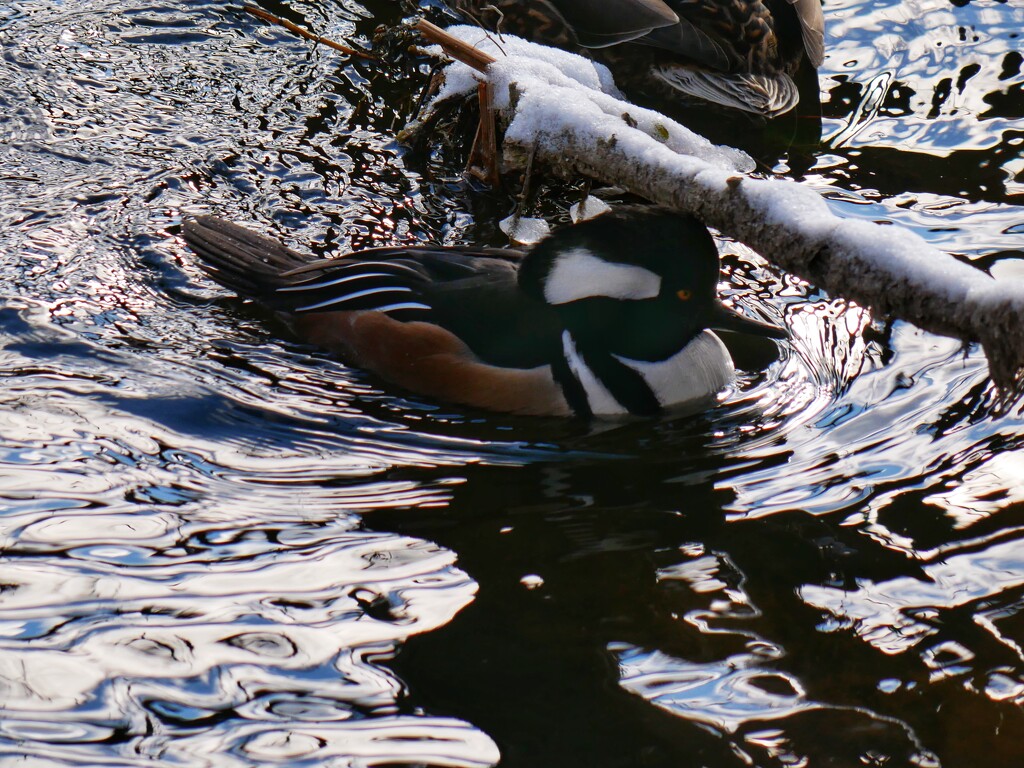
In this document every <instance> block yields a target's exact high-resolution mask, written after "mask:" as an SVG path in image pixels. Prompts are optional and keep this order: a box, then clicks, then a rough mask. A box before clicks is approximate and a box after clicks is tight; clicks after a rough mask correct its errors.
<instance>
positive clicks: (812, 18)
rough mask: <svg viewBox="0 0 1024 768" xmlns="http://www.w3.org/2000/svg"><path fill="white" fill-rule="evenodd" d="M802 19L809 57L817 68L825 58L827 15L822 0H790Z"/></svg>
mask: <svg viewBox="0 0 1024 768" xmlns="http://www.w3.org/2000/svg"><path fill="white" fill-rule="evenodd" d="M788 2H789V3H790V4H792V6H793V8H794V9H795V10H796V15H797V18H798V19H799V20H800V32H801V36H802V37H803V41H804V50H806V51H807V58H808V60H809V61H810V62H811V64H812V65H813V66H814V68H815V69H817V68H818V67H820V66H821V63H822V62H823V61H824V60H825V16H824V14H823V13H822V11H821V0H788Z"/></svg>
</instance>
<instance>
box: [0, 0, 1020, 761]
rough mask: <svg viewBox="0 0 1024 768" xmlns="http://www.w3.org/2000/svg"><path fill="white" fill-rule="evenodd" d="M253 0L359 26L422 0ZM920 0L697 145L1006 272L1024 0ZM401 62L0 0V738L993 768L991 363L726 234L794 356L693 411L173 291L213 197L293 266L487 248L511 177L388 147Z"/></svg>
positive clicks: (193, 16) (1010, 735) (1014, 612)
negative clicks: (452, 380) (648, 404)
mask: <svg viewBox="0 0 1024 768" xmlns="http://www.w3.org/2000/svg"><path fill="white" fill-rule="evenodd" d="M261 5H262V6H263V7H265V8H266V9H268V10H270V11H271V12H273V13H276V14H279V15H282V16H285V17H286V18H289V19H292V20H294V21H296V22H299V23H303V24H307V25H309V26H312V27H315V28H316V29H317V30H318V31H322V32H324V33H326V34H329V35H332V36H335V37H339V38H348V39H352V40H355V41H357V42H360V43H362V44H364V45H369V43H370V41H371V38H372V37H373V35H374V32H375V29H376V27H377V26H378V25H379V24H394V23H396V22H398V21H399V20H400V19H401V18H402V14H403V13H405V12H407V11H408V10H409V8H410V7H411V4H409V3H405V4H403V3H396V2H391V0H374V1H373V2H369V1H367V2H363V3H356V2H349V1H348V0H345V1H344V2H340V1H339V2H321V3H310V2H295V3H289V4H283V3H279V2H269V0H268V1H267V2H263V3H261ZM421 5H422V6H424V7H425V6H429V7H430V8H431V9H433V10H434V11H435V12H436V10H437V8H438V7H439V4H438V3H435V2H429V3H428V2H423V3H422V4H421ZM925 6H927V7H926V8H925V7H924V6H921V5H920V4H913V5H912V4H908V3H904V2H899V0H889V1H887V2H883V3H864V2H863V0H840V1H839V2H835V3H832V2H830V3H828V4H827V5H826V18H827V21H828V38H827V51H828V57H827V59H826V62H825V65H824V66H823V67H822V70H821V72H820V73H819V75H820V78H819V84H820V93H819V94H818V96H819V97H820V103H821V111H820V120H819V118H818V116H817V110H816V109H813V110H811V112H812V113H813V114H812V117H811V119H808V120H806V121H802V120H796V121H795V122H794V121H790V120H789V119H788V118H787V119H782V120H780V121H775V122H774V123H773V125H772V126H769V127H767V128H763V129H762V128H761V127H759V126H757V125H754V126H753V127H749V126H747V125H746V124H745V123H744V124H743V125H742V126H739V124H738V123H737V124H736V125H730V127H733V128H738V129H739V130H740V132H741V134H742V135H743V137H744V140H745V141H747V142H748V143H747V144H745V146H749V147H751V149H752V151H754V152H755V154H757V156H758V159H759V160H760V161H761V162H762V164H763V166H764V167H766V168H771V169H772V170H773V171H774V172H775V173H780V174H788V175H791V176H793V177H796V178H799V179H800V180H801V181H802V182H803V183H805V184H808V185H811V186H814V187H815V188H818V189H820V190H821V191H822V192H823V193H825V194H826V196H827V197H828V198H829V201H830V205H832V206H833V207H834V208H835V209H836V210H838V211H839V212H840V213H842V214H843V215H845V216H851V217H860V218H868V219H884V220H888V221H892V222H894V223H897V224H900V225H902V226H906V227H910V228H912V229H914V230H915V231H917V232H919V233H920V234H921V235H922V236H924V237H926V238H927V239H929V240H930V241H931V242H932V243H934V244H935V245H936V246H937V247H940V248H943V249H945V250H948V251H951V252H954V253H956V254H957V255H959V256H961V257H962V258H965V259H969V260H973V261H974V262H975V263H977V264H978V265H979V266H984V267H985V268H986V269H990V270H991V271H992V272H993V273H998V272H1000V270H1002V271H1003V272H1004V273H1006V274H1012V273H1014V271H1015V270H1016V271H1018V272H1019V264H1017V262H1019V257H1020V234H1021V226H1022V225H1021V222H1022V214H1021V208H1020V194H1021V177H1020V174H1021V167H1020V164H1019V160H1018V155H1019V152H1018V151H1017V150H1018V149H1019V145H1020V140H1021V129H1020V124H1019V123H1020V120H1019V118H1020V116H1021V114H1022V113H1021V101H1020V93H1021V91H1020V89H1021V83H1022V74H1021V66H1020V65H1021V58H1020V56H1019V54H1016V48H1017V47H1019V46H1018V45H1017V44H1018V43H1019V39H1020V30H1021V29H1022V28H1024V11H1022V10H1021V9H1020V7H1019V6H1016V5H1014V4H1012V3H992V2H972V3H966V4H964V3H953V4H950V3H947V2H945V0H934V1H933V2H929V3H926V4H925ZM925 10H926V11H927V12H924V11H925ZM427 69H428V68H427V65H426V64H424V63H423V62H420V61H418V60H415V59H411V60H410V59H406V60H404V61H397V60H396V61H390V60H389V62H387V63H385V64H381V65H372V64H367V63H365V62H347V61H344V60H342V59H340V58H339V57H337V56H336V55H335V54H334V53H332V52H330V51H328V50H327V49H324V48H321V47H313V46H310V45H308V44H307V43H305V42H302V41H298V40H295V39H294V38H292V37H290V36H289V35H288V34H287V33H285V32H283V31H281V30H278V29H274V28H271V27H268V26H266V25H264V24H262V23H260V22H257V21H256V20H254V19H252V18H250V17H248V16H246V15H244V14H242V13H240V12H238V11H237V9H231V8H227V7H225V6H224V5H223V4H221V3H214V2H207V1H206V0H194V1H193V0H190V1H189V2H184V3H176V4H173V5H172V4H165V5H160V4H159V3H157V4H153V3H133V2H132V1H131V0H123V1H121V2H117V3H114V4H111V3H110V2H98V1H95V2H94V1H92V0H83V2H79V3H75V4H56V5H55V4H52V3H44V2H36V1H35V0H28V1H27V2H20V3H17V4H14V5H9V7H4V8H2V9H0V76H2V82H4V83H5V88H4V89H3V92H2V93H0V136H2V137H3V139H4V141H3V143H2V145H0V152H2V154H3V161H4V162H3V164H2V168H3V170H2V172H0V182H2V183H0V254H2V255H3V258H2V259H0V281H2V284H3V291H2V292H3V296H4V305H3V307H2V308H0V546H2V547H3V552H2V555H3V565H2V568H0V571H2V575H0V709H2V710H3V717H2V718H0V755H2V756H3V757H2V760H3V761H4V762H5V763H7V762H12V763H14V762H23V763H33V762H35V763H38V764H52V765H98V764H99V765H111V766H113V765H153V764H168V765H171V764H178V765H181V764H185V765H190V766H193V765H194V766H207V765H208V766H251V765H274V764H287V765H293V766H300V765H310V766H313V765H353V766H356V765H374V766H385V765H445V766H459V767H461V766H467V767H471V768H477V767H480V768H483V767H484V766H491V765H495V764H497V763H499V762H500V763H501V764H502V765H503V766H508V767H510V768H511V767H513V766H543V765H559V766H573V765H579V766H583V765H586V766H669V765H672V766H679V765H683V766H688V765H693V766H698V765H699V766H740V765H758V766H790V765H809V766H821V765H840V766H847V765H888V766H903V765H908V766H909V765H914V766H933V765H942V766H946V767H947V768H949V767H953V768H956V767H958V766H973V765H979V764H985V765H991V766H994V767H995V768H1003V766H1006V767H1007V768H1009V767H1010V766H1016V765H1019V764H1021V762H1022V760H1024V748H1022V746H1021V744H1020V739H1019V738H1018V737H1017V735H1018V734H1019V733H1020V732H1021V728H1022V727H1024V722H1022V718H1024V715H1022V710H1021V707H1022V706H1024V655H1022V652H1021V648H1022V646H1024V624H1022V621H1021V616H1022V613H1021V607H1022V606H1024V561H1022V559H1021V556H1020V551H1021V550H1020V547H1021V532H1022V531H1024V519H1022V514H1024V491H1022V489H1024V470H1022V467H1024V445H1022V442H1024V439H1022V435H1024V428H1022V426H1024V421H1022V418H1021V413H1020V410H1019V408H1018V409H1011V410H1009V411H1008V412H1007V413H1004V414H1002V415H998V414H997V408H996V406H997V403H996V399H995V393H994V392H993V390H992V388H991V386H990V384H989V383H988V381H987V377H986V366H985V360H984V357H983V355H982V354H981V351H980V350H978V349H976V348H973V347H968V348H962V347H961V345H959V344H958V343H956V342H954V341H951V340H948V339H943V338H939V337H935V336H930V335H928V334H924V333H921V332H919V331H917V330H916V329H914V328H912V327H910V326H907V325H905V324H902V323H895V324H893V325H892V326H882V325H880V324H878V323H876V322H874V321H873V320H872V318H871V316H870V314H869V313H868V312H867V311H865V310H864V309H862V308H859V307H855V306H851V305H849V304H847V303H846V302H844V301H842V300H839V299H835V298H830V297H826V296H823V295H821V294H820V293H818V292H817V291H816V290H815V289H814V288H813V287H812V286H808V285H806V284H805V283H803V282H802V281H800V280H798V279H796V278H793V277H792V276H788V275H784V274H780V273H779V272H778V271H777V270H775V269H774V268H772V267H771V266H770V265H768V264H767V263H766V262H764V261H763V260H762V259H760V258H759V257H758V256H757V255H756V254H753V253H751V252H750V251H749V250H748V249H746V248H745V247H743V246H741V245H739V244H736V243H731V242H721V243H720V245H721V249H722V252H723V281H722V287H721V291H722V293H723V295H724V296H725V298H726V299H727V300H728V301H729V302H730V303H732V304H734V305H738V306H739V307H740V308H741V309H742V310H744V311H745V312H748V313H750V314H753V315H760V316H762V317H770V318H774V319H776V320H779V321H780V322H782V323H784V324H785V325H786V326H787V327H788V328H789V329H790V331H791V332H792V341H791V342H790V343H788V344H787V345H786V346H785V348H784V349H782V350H780V351H779V352H778V353H776V352H775V351H774V350H764V349H752V350H748V351H747V355H746V357H745V359H746V361H747V363H748V367H749V368H750V370H745V371H743V372H742V374H741V376H740V379H739V382H738V383H737V386H736V387H735V388H734V389H733V390H732V391H729V392H727V393H725V394H724V395H723V397H722V400H721V402H720V403H719V404H718V405H717V406H716V407H714V408H712V409H710V410H709V411H708V412H706V413H703V414H696V415H693V414H691V415H672V416H668V417H665V418H662V419H656V420H650V421H632V422H611V423H585V422H581V421H575V420H545V419H523V418H513V417H505V416H496V415H490V414H482V413H477V412H472V411H466V410H463V409H458V408H453V407H448V406H443V405H438V404H436V403H431V402H428V401H425V400H423V399H420V398H417V397H414V396H411V395H408V394H406V393H402V392H399V391H395V390H394V389H393V388H390V387H388V386H386V385H384V384H382V383H381V382H379V381H377V380H375V379H374V378H373V377H372V376H368V375H366V374H364V373H362V372H359V371H355V370H352V369H349V368H346V367H345V366H343V365H341V364H339V363H338V362H337V361H334V360H332V359H330V358H329V357H328V356H326V355H324V354H322V353H321V352H318V351H317V350H313V349H310V348H308V347H305V346H303V345H301V344H298V343H296V342H295V341H294V340H291V339H289V338H287V336H282V335H281V333H280V331H281V329H280V328H279V327H278V326H276V325H275V324H274V323H273V321H272V319H270V318H267V317H265V316H261V315H259V314H258V313H255V312H254V311H252V309H251V308H250V307H247V306H245V305H243V304H242V303H240V302H238V301H236V300H234V299H230V298H227V297H225V296H224V294H223V293H222V292H220V291H219V290H217V289H216V288H215V287H214V286H212V285H211V284H210V283H209V282H208V281H207V280H206V279H205V278H204V277H203V275H202V273H201V272H200V271H199V270H198V269H197V268H196V266H195V264H194V263H193V262H192V260H191V258H190V256H189V255H188V253H187V252H186V251H185V249H184V247H183V245H182V243H181V241H180V240H179V238H178V236H177V235H178V232H179V231H180V230H179V228H180V224H181V220H182V217H183V216H186V215H190V214H196V213H205V212H214V213H218V214H220V215H223V216H227V217H229V218H232V219H235V220H237V221H239V222H243V223H247V224H249V225H251V226H253V227H255V228H257V229H260V230H262V231H266V232H270V233H273V234H276V235H278V236H281V237H283V238H285V239H286V240H287V241H288V242H289V244H291V245H294V246H295V247H299V248H312V249H314V250H316V251H317V252H318V253H321V254H324V255H329V254H332V253H336V252H338V251H343V250H348V249H355V248H361V247H365V246H371V245H390V244H400V243H406V242H424V241H434V242H443V243H461V242H470V241H471V242H477V243H487V244H504V241H503V240H502V235H501V233H500V231H499V230H498V228H497V227H496V226H495V225H494V222H495V220H497V219H500V218H502V217H504V216H505V215H507V214H508V212H509V210H510V207H511V205H512V201H511V200H510V199H509V198H508V197H506V196H504V195H500V194H487V193H483V192H481V191H480V190H477V189H474V188H472V187H471V186H469V185H467V184H466V183H464V182H463V180H462V179H461V176H460V173H459V168H458V166H457V164H455V163H453V162H451V158H449V157H446V156H445V154H444V153H442V152H436V151H433V150H430V149H428V150H427V151H426V152H423V153H419V154H416V155H410V154H409V153H407V152H406V151H405V150H404V149H402V148H401V147H399V146H397V145H396V144H395V142H394V134H395V132H396V130H397V129H399V128H401V127H402V126H403V125H404V124H405V122H406V120H407V119H408V116H409V115H410V114H411V113H412V111H413V109H414V105H415V101H416V97H417V96H418V91H419V88H420V87H421V86H422V84H423V83H424V82H425V80H426V78H427V75H428V71H427ZM810 85H811V94H813V84H810ZM803 86H804V87H807V86H808V84H806V83H805V84H803ZM811 102H812V100H811V99H808V103H811ZM697 116H698V117H702V118H705V119H706V113H701V112H698V113H697ZM720 122H721V120H720V119H719V118H714V119H712V120H710V122H709V123H708V124H707V125H706V126H705V127H706V130H707V132H708V133H711V134H713V135H717V134H716V132H715V129H716V125H719V124H720ZM819 132H820V137H821V139H820V142H819V140H818V135H819ZM577 192H578V189H577V186H576V185H564V186H558V185H552V186H550V187H545V188H544V189H543V194H542V195H541V196H540V199H539V202H538V205H539V207H540V208H541V209H542V211H543V212H544V214H545V215H547V216H550V217H551V218H552V219H555V220H564V219H565V218H566V212H565V208H566V206H567V203H568V202H569V201H570V198H571V197H572V195H574V194H576V193H577ZM1015 265H1016V266H1015Z"/></svg>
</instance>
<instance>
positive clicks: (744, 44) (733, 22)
mask: <svg viewBox="0 0 1024 768" xmlns="http://www.w3.org/2000/svg"><path fill="white" fill-rule="evenodd" d="M669 5H670V6H671V7H672V10H673V11H675V12H676V15H678V16H679V19H680V22H681V23H680V28H681V29H680V31H679V32H677V33H676V34H675V35H674V36H670V35H666V34H665V33H664V32H663V31H660V30H656V31H655V32H654V34H653V35H651V36H650V38H651V40H652V44H657V45H659V47H663V48H666V49H668V50H670V51H672V52H674V53H678V54H680V55H682V56H686V57H689V58H691V59H693V60H695V61H696V62H697V63H701V64H709V62H708V61H707V60H705V59H702V58H699V56H705V57H706V56H707V55H708V52H709V51H711V50H714V48H717V49H718V50H719V51H721V52H723V53H724V55H725V56H726V57H727V59H728V66H727V67H723V66H720V65H715V68H716V69H719V70H729V71H734V72H766V71H775V70H776V69H778V68H779V67H778V65H777V64H776V62H775V61H774V59H775V58H776V57H777V54H776V50H777V46H776V40H775V26H774V22H773V19H772V14H771V11H770V9H769V8H768V6H767V5H766V3H765V2H763V1H762V0H670V1H669ZM707 40H710V41H712V42H713V44H714V48H713V47H712V46H710V45H709V44H708V43H707V42H706V41H707ZM653 41H656V42H653ZM645 42H646V41H645ZM692 46H696V47H692Z"/></svg>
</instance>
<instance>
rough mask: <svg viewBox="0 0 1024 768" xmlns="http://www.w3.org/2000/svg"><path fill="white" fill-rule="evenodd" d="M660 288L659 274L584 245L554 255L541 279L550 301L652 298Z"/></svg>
mask: <svg viewBox="0 0 1024 768" xmlns="http://www.w3.org/2000/svg"><path fill="white" fill-rule="evenodd" d="M660 292H661V277H660V276H658V275H656V274H655V273H654V272H651V271H650V270H649V269H644V268H643V267H638V266H636V265H635V264H618V263H616V262H613V261H605V260H604V259H602V258H599V257H597V256H595V255H594V254H592V253H591V252H590V251H588V250H586V249H584V248H574V249H573V250H571V251H566V252H565V253H563V254H562V255H561V256H559V257H558V258H557V259H555V263H554V266H552V267H551V271H550V272H549V273H548V276H547V279H546V280H545V281H544V298H545V299H547V301H548V303H549V304H568V303H569V302H570V301H576V300H578V299H589V298H594V297H598V296H606V297H608V298H610V299H626V300H632V301H637V300H640V299H653V298H654V297H655V296H657V295H658V293H660Z"/></svg>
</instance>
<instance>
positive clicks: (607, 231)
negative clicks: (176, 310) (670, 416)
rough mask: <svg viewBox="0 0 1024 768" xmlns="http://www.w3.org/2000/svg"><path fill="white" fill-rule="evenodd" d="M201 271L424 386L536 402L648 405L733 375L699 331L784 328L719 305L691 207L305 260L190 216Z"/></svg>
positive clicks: (676, 400) (495, 400)
mask: <svg viewBox="0 0 1024 768" xmlns="http://www.w3.org/2000/svg"><path fill="white" fill-rule="evenodd" d="M183 234H184V238H185V241H186V242H187V243H188V245H189V246H190V247H191V248H192V250H193V251H195V253H196V254H198V255H199V256H200V258H201V259H202V267H203V269H204V270H205V271H206V272H207V273H208V274H209V275H210V276H211V277H212V278H213V279H214V280H216V281H217V282H218V283H220V284H221V285H223V286H225V287H226V288H229V289H230V290H232V291H234V292H235V293H237V294H239V295H240V296H242V297H244V298H247V299H251V300H253V301H255V302H257V303H259V304H261V305H263V306H266V307H268V308H270V309H272V310H274V311H275V312H277V313H278V315H279V316H280V317H282V318H283V319H284V320H285V322H286V323H287V324H288V325H289V326H290V328H291V329H292V330H293V331H294V333H295V334H296V335H297V336H298V337H299V338H301V339H302V340H304V341H306V342H309V343H312V344H315V345H318V346H321V347H324V348H326V349H328V350H330V351H332V352H335V353H337V354H339V355H341V357H342V358H343V359H344V360H345V361H347V362H349V363H351V364H353V365H355V366H357V367H360V368H364V369H367V370H369V371H372V372H374V373H376V374H377V375H379V376H380V377H381V378H383V379H385V380H387V381H390V382H391V383H393V384H397V385H399V386H401V387H403V388H405V389H408V390H410V391H413V392H417V393H419V394H423V395H427V396H429V397H432V398H435V399H438V400H443V401H447V402H452V403H459V404H462V405H468V406H473V407H478V408H483V409H487V410H492V411H503V412H508V413H519V414H532V415H570V414H577V415H582V416H591V415H599V416H611V415H624V414H637V415H649V414H657V413H660V412H662V411H663V410H665V409H668V408H671V407H674V406H680V405H683V404H695V403H697V402H700V401H708V400H710V399H711V398H712V397H713V396H714V395H715V394H716V393H718V392H719V391H721V390H722V389H723V388H724V387H726V386H727V385H728V384H729V383H730V382H731V381H732V379H733V376H734V370H733V363H732V359H731V358H730V356H729V353H728V351H727V349H726V347H725V346H724V344H723V343H722V341H721V340H720V339H719V338H718V336H716V335H715V334H714V333H712V332H711V331H710V330H707V329H709V328H718V329H724V330H732V331H740V332H745V333H753V334H757V335H761V336H767V337H769V338H776V339H778V338H784V337H785V336H786V335H787V334H786V332H785V331H784V330H782V329H780V328H777V327H775V326H772V325H767V324H764V323H761V322H758V321H755V320H750V319H748V318H746V317H743V316H741V315H738V314H735V313H734V312H732V311H731V310H729V309H727V308H726V307H725V306H724V305H722V304H721V303H719V301H718V300H717V297H716V286H717V282H718V277H719V263H718V252H717V250H716V249H715V244H714V241H713V240H712V239H711V235H710V234H709V233H708V231H707V229H706V228H705V227H704V226H703V225H702V224H700V223H699V222H697V221H696V220H695V219H692V218H689V217H686V216H680V215H679V214H676V213H670V212H667V211H664V210H659V209H624V210H618V211H613V212H611V213H606V214H605V215H603V216H600V217H598V218H596V219H592V220H589V221H585V222H582V223H580V224H576V225H574V226H570V227H566V228H564V229H561V230H559V231H557V232H555V233H554V234H552V235H550V236H549V237H548V238H547V239H545V240H542V241H541V242H540V243H538V244H537V245H535V246H533V247H532V248H531V249H530V250H528V251H520V250H516V249H504V248H475V247H434V246H413V247H395V248H372V249H369V250H364V251H361V252H359V253H356V254H351V255H348V256H345V257H343V258H336V259H316V258H314V257H311V256H304V255H302V254H300V253H298V252H296V251H293V250H291V249H289V248H286V247H285V246H284V245H282V244H281V243H279V242H277V241H275V240H272V239H270V238H267V237H264V236H262V235H258V234H255V233H253V232H251V231H249V230H247V229H245V228H244V227H241V226H238V225H237V224H233V223H231V222H228V221H225V220H223V219H219V218H217V217H214V216H200V217H197V218H195V219H190V220H188V221H186V222H185V224H184V228H183Z"/></svg>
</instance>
